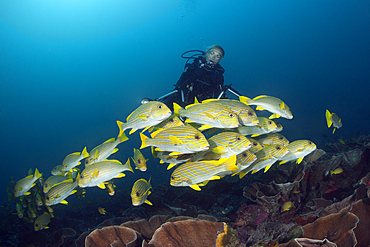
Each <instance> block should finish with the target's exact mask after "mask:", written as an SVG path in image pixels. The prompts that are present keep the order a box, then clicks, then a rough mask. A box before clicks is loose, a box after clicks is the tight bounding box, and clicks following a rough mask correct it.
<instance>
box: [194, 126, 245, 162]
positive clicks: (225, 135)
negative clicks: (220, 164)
mask: <svg viewBox="0 0 370 247" xmlns="http://www.w3.org/2000/svg"><path fill="white" fill-rule="evenodd" d="M208 143H209V149H208V150H207V151H204V152H201V153H197V154H196V155H195V156H194V158H193V159H192V161H196V160H201V159H202V160H218V159H221V158H229V157H230V156H233V155H237V154H240V153H241V152H243V151H245V150H247V149H249V148H250V147H251V145H252V144H251V142H250V141H249V140H248V138H246V137H245V136H243V135H242V134H240V133H236V132H221V133H219V134H217V135H214V136H212V137H211V138H209V139H208Z"/></svg>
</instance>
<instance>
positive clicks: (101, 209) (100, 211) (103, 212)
mask: <svg viewBox="0 0 370 247" xmlns="http://www.w3.org/2000/svg"><path fill="white" fill-rule="evenodd" d="M98 211H99V213H100V214H102V215H105V214H106V213H107V211H106V210H105V208H102V207H99V208H98Z"/></svg>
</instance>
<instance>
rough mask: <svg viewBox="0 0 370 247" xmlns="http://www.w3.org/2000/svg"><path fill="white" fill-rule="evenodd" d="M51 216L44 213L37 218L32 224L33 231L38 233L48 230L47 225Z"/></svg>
mask: <svg viewBox="0 0 370 247" xmlns="http://www.w3.org/2000/svg"><path fill="white" fill-rule="evenodd" d="M50 218H51V215H50V214H48V213H46V212H45V213H44V214H42V215H40V216H39V217H37V219H36V220H35V223H34V229H35V231H40V230H42V229H48V228H49V227H48V224H49V222H50Z"/></svg>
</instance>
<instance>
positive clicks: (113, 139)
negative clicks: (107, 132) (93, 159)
mask: <svg viewBox="0 0 370 247" xmlns="http://www.w3.org/2000/svg"><path fill="white" fill-rule="evenodd" d="M115 140H116V139H115V138H114V137H112V138H110V139H108V140H106V141H105V142H103V143H108V142H114V141H115Z"/></svg>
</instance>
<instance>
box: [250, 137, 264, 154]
mask: <svg viewBox="0 0 370 247" xmlns="http://www.w3.org/2000/svg"><path fill="white" fill-rule="evenodd" d="M247 138H248V140H249V141H250V142H251V143H252V145H251V147H250V148H249V149H248V151H249V152H251V153H252V154H255V153H257V152H258V151H260V150H261V149H262V145H261V144H260V143H259V142H258V141H257V140H255V139H253V138H252V137H247Z"/></svg>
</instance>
